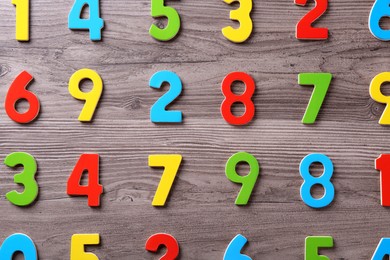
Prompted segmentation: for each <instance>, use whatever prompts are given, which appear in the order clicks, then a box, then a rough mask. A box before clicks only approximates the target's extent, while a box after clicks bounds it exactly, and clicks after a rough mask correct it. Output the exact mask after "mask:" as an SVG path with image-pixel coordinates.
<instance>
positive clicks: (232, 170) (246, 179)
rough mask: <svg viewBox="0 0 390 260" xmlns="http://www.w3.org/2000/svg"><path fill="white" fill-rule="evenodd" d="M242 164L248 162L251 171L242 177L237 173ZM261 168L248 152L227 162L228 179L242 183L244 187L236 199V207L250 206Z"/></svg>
mask: <svg viewBox="0 0 390 260" xmlns="http://www.w3.org/2000/svg"><path fill="white" fill-rule="evenodd" d="M240 162H246V163H248V164H249V167H250V170H249V173H248V175H246V176H241V175H239V174H238V173H237V171H236V167H237V164H238V163H240ZM259 172H260V166H259V163H258V162H257V160H256V158H255V157H254V156H253V155H251V154H249V153H246V152H238V153H236V154H234V155H232V157H230V158H229V160H228V161H227V162H226V168H225V173H226V177H227V178H228V179H229V180H230V181H232V182H234V183H241V184H242V187H241V190H240V193H238V196H237V199H236V202H235V203H236V205H246V204H248V200H249V197H250V196H251V194H252V190H253V188H254V187H255V184H256V181H257V177H258V176H259Z"/></svg>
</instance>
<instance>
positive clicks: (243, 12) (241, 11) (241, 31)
mask: <svg viewBox="0 0 390 260" xmlns="http://www.w3.org/2000/svg"><path fill="white" fill-rule="evenodd" d="M223 1H224V2H225V3H227V4H229V5H230V4H232V3H233V2H239V3H240V8H238V9H237V10H233V11H230V19H231V20H235V21H238V22H239V23H240V27H239V28H238V29H234V28H233V27H231V26H227V27H225V28H223V29H222V34H223V36H225V38H226V39H228V40H229V41H232V42H235V43H241V42H244V41H246V40H247V39H248V38H249V36H250V35H251V33H252V29H253V24H252V19H251V16H250V13H251V11H252V0H223Z"/></svg>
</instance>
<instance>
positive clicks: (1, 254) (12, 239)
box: [0, 233, 38, 260]
mask: <svg viewBox="0 0 390 260" xmlns="http://www.w3.org/2000/svg"><path fill="white" fill-rule="evenodd" d="M16 252H21V253H22V254H23V256H24V259H25V260H37V259H38V256H37V249H36V248H35V244H34V242H33V241H32V239H31V238H30V237H29V236H27V235H25V234H20V233H15V234H13V235H11V236H9V237H7V238H6V239H5V240H4V242H3V244H2V245H1V248H0V260H12V259H13V255H14V254H15V253H16Z"/></svg>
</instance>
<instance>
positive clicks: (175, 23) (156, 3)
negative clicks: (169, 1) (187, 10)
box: [149, 0, 180, 41]
mask: <svg viewBox="0 0 390 260" xmlns="http://www.w3.org/2000/svg"><path fill="white" fill-rule="evenodd" d="M151 1H152V2H151V15H152V17H154V18H158V17H166V18H167V19H168V23H167V25H166V27H165V28H164V29H160V28H158V27H157V26H156V25H155V24H152V26H151V27H150V29H149V34H150V35H151V36H152V37H153V38H155V39H156V40H159V41H169V40H171V39H173V38H174V37H175V36H176V35H177V34H178V32H179V30H180V16H179V13H178V12H177V11H176V10H175V9H174V8H172V7H169V6H165V5H164V0H151Z"/></svg>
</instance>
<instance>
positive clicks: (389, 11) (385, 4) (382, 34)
mask: <svg viewBox="0 0 390 260" xmlns="http://www.w3.org/2000/svg"><path fill="white" fill-rule="evenodd" d="M389 16H390V0H376V1H375V3H374V5H373V6H372V9H371V13H370V17H369V18H368V26H369V28H370V32H371V33H372V35H374V36H375V37H376V38H378V39H379V40H382V41H390V30H384V29H382V28H381V27H380V23H379V22H380V20H381V19H382V18H383V17H389Z"/></svg>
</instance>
